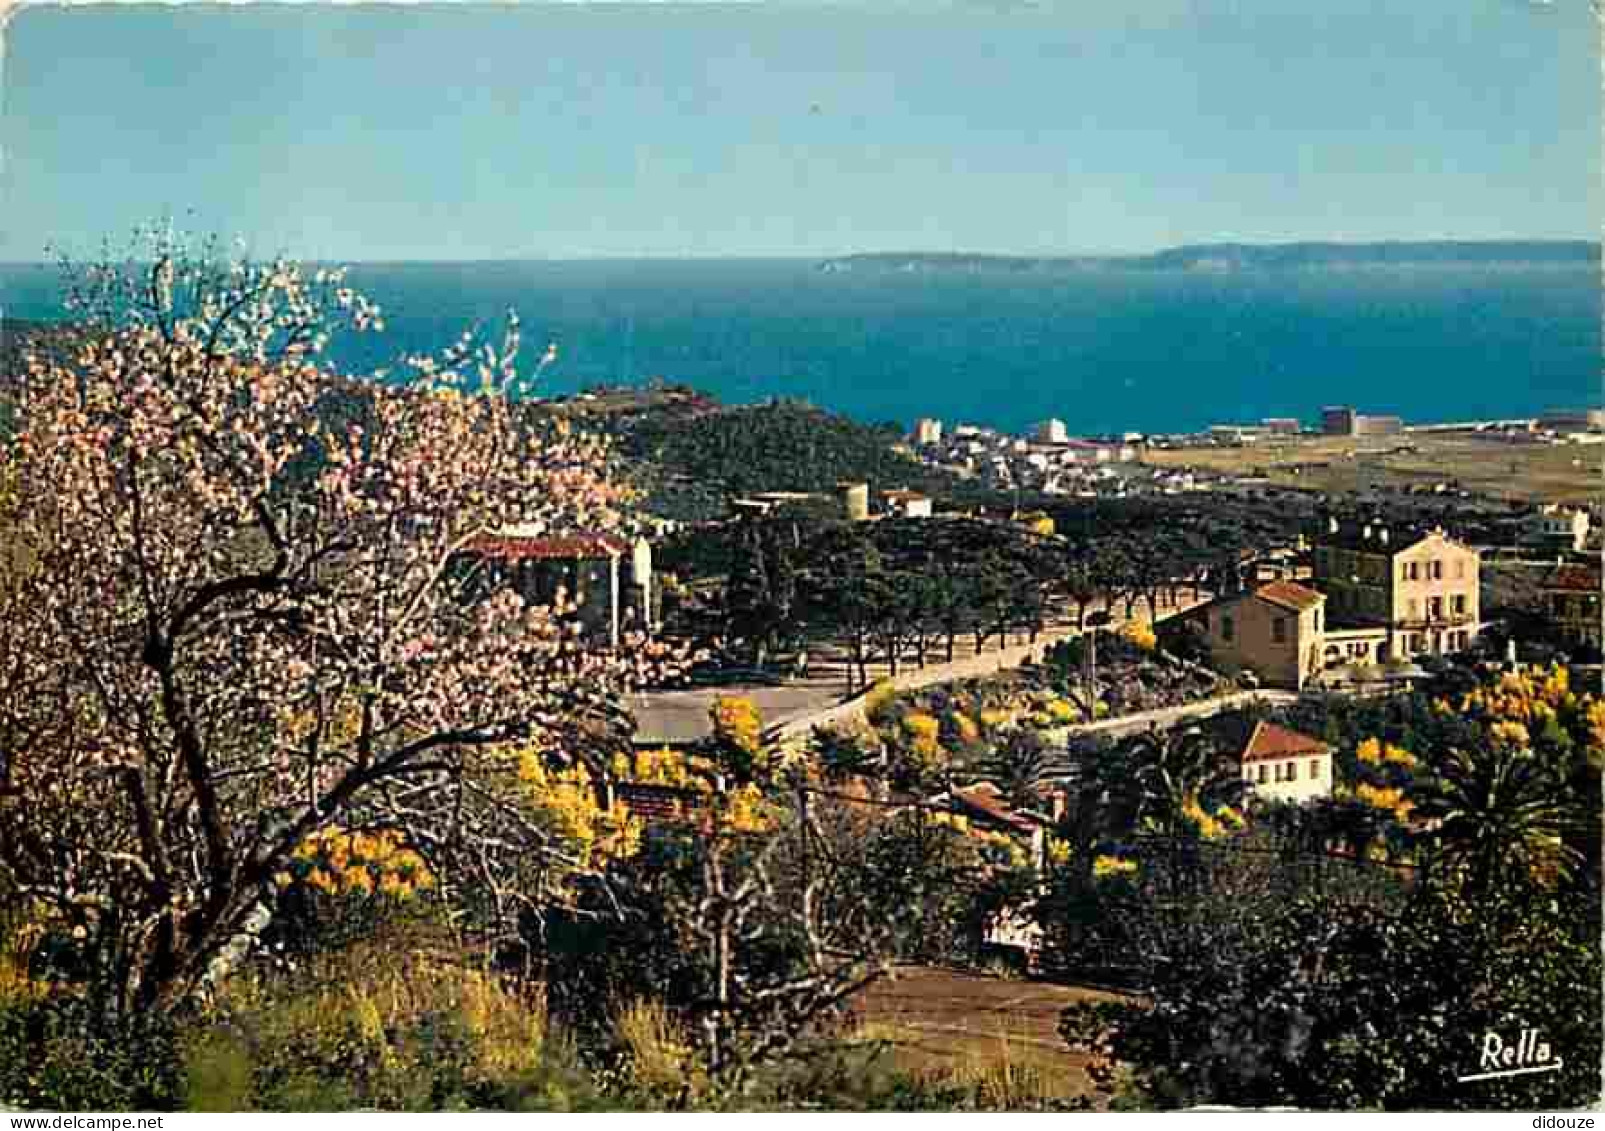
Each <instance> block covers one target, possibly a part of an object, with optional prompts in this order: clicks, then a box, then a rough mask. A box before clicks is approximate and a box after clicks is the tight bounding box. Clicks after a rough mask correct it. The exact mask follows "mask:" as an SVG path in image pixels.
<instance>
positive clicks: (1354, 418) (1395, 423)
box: [1321, 405, 1404, 436]
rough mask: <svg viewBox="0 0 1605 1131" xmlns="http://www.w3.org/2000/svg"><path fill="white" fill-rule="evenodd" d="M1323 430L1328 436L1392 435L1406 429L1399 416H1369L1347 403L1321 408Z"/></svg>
mask: <svg viewBox="0 0 1605 1131" xmlns="http://www.w3.org/2000/svg"><path fill="white" fill-rule="evenodd" d="M1321 431H1322V432H1323V433H1324V434H1326V435H1328V436H1391V435H1393V434H1394V433H1397V432H1402V431H1404V421H1403V420H1402V419H1400V418H1399V417H1397V416H1367V415H1364V414H1362V413H1359V412H1356V411H1355V410H1354V409H1352V408H1350V407H1348V406H1346V405H1328V406H1327V407H1325V408H1323V409H1321Z"/></svg>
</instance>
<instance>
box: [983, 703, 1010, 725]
mask: <svg viewBox="0 0 1605 1131" xmlns="http://www.w3.org/2000/svg"><path fill="white" fill-rule="evenodd" d="M980 717H981V725H982V726H984V727H986V728H987V729H988V730H996V729H997V728H999V727H1001V726H1004V725H1006V724H1007V723H1008V722H1009V721H1010V719H1011V718H1012V716H1011V715H1010V713H1009V712H1008V711H1005V710H1003V708H1001V707H987V708H984V709H983V710H982V711H981V716H980Z"/></svg>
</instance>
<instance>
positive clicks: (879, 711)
mask: <svg viewBox="0 0 1605 1131" xmlns="http://www.w3.org/2000/svg"><path fill="white" fill-rule="evenodd" d="M896 699H897V685H896V684H894V683H893V682H892V681H891V680H889V679H881V680H876V681H875V682H874V683H872V684H870V687H869V690H868V691H866V692H864V714H865V716H866V717H868V719H869V721H870V722H872V723H874V724H876V725H877V726H878V725H880V724H881V723H882V722H884V721H885V716H886V713H887V711H888V709H889V708H890V707H891V705H892V703H893V702H894V701H895V700H896Z"/></svg>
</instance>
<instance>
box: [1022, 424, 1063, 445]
mask: <svg viewBox="0 0 1605 1131" xmlns="http://www.w3.org/2000/svg"><path fill="white" fill-rule="evenodd" d="M1031 436H1032V439H1034V440H1036V442H1037V443H1039V444H1062V443H1064V442H1065V441H1066V440H1068V439H1069V438H1070V434H1069V433H1068V432H1066V431H1065V427H1064V421H1062V420H1044V421H1043V422H1042V423H1041V424H1038V425H1037V426H1036V428H1034V429H1033V430H1032V433H1031Z"/></svg>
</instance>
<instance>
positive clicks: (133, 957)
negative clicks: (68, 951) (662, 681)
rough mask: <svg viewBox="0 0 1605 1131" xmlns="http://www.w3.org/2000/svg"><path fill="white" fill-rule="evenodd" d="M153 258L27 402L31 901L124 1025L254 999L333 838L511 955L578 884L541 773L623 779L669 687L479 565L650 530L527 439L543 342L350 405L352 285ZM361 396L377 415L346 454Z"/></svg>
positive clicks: (1, 784) (2, 695)
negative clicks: (464, 899) (527, 798)
mask: <svg viewBox="0 0 1605 1131" xmlns="http://www.w3.org/2000/svg"><path fill="white" fill-rule="evenodd" d="M146 238H148V239H149V241H150V243H149V250H148V254H147V255H145V256H144V257H142V258H139V259H129V260H128V261H125V262H116V261H113V260H111V259H110V258H107V259H106V260H105V261H104V262H101V263H99V264H96V265H93V266H91V267H88V268H81V269H77V273H76V275H75V276H74V278H75V282H74V283H73V285H72V287H71V289H70V291H69V307H70V309H71V310H72V312H73V316H74V318H75V321H76V323H77V326H78V328H79V330H80V331H81V332H80V333H77V334H75V335H74V336H73V338H72V339H71V340H72V343H73V344H72V348H71V349H70V350H69V351H67V354H66V356H64V357H63V356H59V354H60V351H56V356H43V355H35V356H33V357H31V358H29V359H28V360H27V362H26V368H25V371H24V372H23V374H22V375H21V393H20V412H19V431H18V434H17V436H16V438H15V441H14V443H13V444H12V446H11V447H9V448H8V449H7V450H6V451H5V452H4V455H3V460H4V464H5V466H4V472H5V473H6V476H7V477H8V479H9V481H10V483H11V485H12V495H11V504H10V513H9V514H7V515H6V516H5V525H6V529H7V532H8V533H7V539H8V541H9V542H10V543H11V545H10V546H9V547H8V549H9V551H10V552H9V553H8V554H7V556H6V561H7V563H8V569H9V570H10V573H11V576H10V577H9V578H8V581H9V584H7V585H6V587H5V592H4V593H3V594H0V650H3V651H4V656H3V661H4V663H3V675H0V679H3V680H4V686H0V881H7V882H9V884H10V886H11V887H12V888H13V890H14V894H16V895H20V896H21V897H23V898H25V899H27V900H29V901H30V903H31V904H32V905H34V906H36V907H39V908H41V909H42V910H43V911H44V912H45V913H46V914H48V915H50V916H52V917H54V918H55V919H56V920H57V921H58V922H60V923H61V924H62V925H63V926H68V927H70V928H72V933H73V934H74V935H75V936H76V937H79V938H82V939H84V940H85V943H84V945H85V949H86V952H88V953H92V954H93V955H94V956H95V957H96V959H97V960H98V961H99V962H100V963H101V964H102V965H101V973H102V976H103V977H104V978H106V979H107V984H108V985H109V986H110V987H111V988H112V990H113V993H112V998H113V1000H114V1001H115V1003H116V1004H118V1005H120V1006H121V1007H123V1008H158V1009H167V1008H170V1007H172V1006H174V1005H176V1004H177V1003H179V1002H181V1001H183V1000H185V999H186V998H187V997H189V996H190V995H192V994H193V993H194V992H195V991H197V990H198V989H201V988H203V987H204V986H205V985H206V984H207V983H208V982H209V981H210V980H211V979H214V978H216V977H217V976H219V975H220V974H221V973H222V972H223V971H224V970H226V969H227V968H228V966H229V965H230V964H231V963H232V962H233V961H236V960H237V959H238V958H239V957H240V956H241V955H242V954H243V953H244V951H245V949H246V948H247V947H248V945H249V940H250V939H251V937H253V935H254V934H255V933H256V932H258V931H260V930H261V928H262V927H263V926H264V925H265V923H266V921H267V919H268V918H269V917H270V914H271V912H270V909H271V906H272V891H273V877H274V876H275V874H277V873H279V872H280V871H281V869H282V868H283V867H284V865H285V863H286V861H288V860H289V859H290V858H291V857H292V855H293V854H294V853H295V851H296V850H297V848H298V846H300V845H302V844H303V843H304V842H306V841H307V840H308V838H310V837H312V836H314V835H315V834H318V833H319V832H320V831H322V830H326V829H329V828H331V827H339V828H342V829H345V830H346V831H348V832H358V831H361V830H364V829H374V830H393V831H397V832H399V833H401V834H402V835H403V836H404V837H405V839H406V841H407V843H408V844H409V845H410V846H411V847H412V848H414V849H416V850H417V851H419V852H420V853H422V854H423V855H424V857H425V858H427V860H428V862H429V865H430V867H431V868H432V869H434V870H435V871H436V873H437V874H438V875H439V876H440V877H441V882H442V884H443V885H444V886H448V887H451V888H453V890H455V891H456V892H457V893H459V894H460V895H462V894H471V895H472V896H473V897H474V899H475V900H477V901H478V905H479V907H480V909H481V910H483V911H486V912H488V913H489V914H490V915H491V916H492V917H493V918H497V919H499V920H500V921H502V922H507V921H509V920H510V919H512V918H513V917H514V916H515V914H516V912H517V911H518V910H519V908H520V907H522V906H526V905H528V904H529V903H531V902H533V901H537V900H539V899H540V898H541V882H540V881H541V876H542V872H543V866H544V864H546V863H548V862H550V861H552V860H553V859H554V857H556V856H557V855H559V854H560V853H561V844H560V843H559V842H558V841H557V840H555V839H554V837H553V836H552V835H551V832H550V830H549V829H548V828H546V827H543V826H542V823H541V821H540V820H539V817H538V814H536V813H533V812H532V811H531V809H530V808H529V807H528V806H525V805H522V804H520V801H519V791H518V784H517V782H518V778H517V770H518V764H517V761H518V754H517V751H518V750H528V749H530V748H535V749H538V750H540V751H541V752H542V754H543V756H544V757H546V758H548V759H550V760H551V761H552V763H553V764H554V765H558V766H561V765H564V764H571V763H573V762H575V761H577V760H587V761H589V762H591V763H592V764H594V765H596V766H599V767H600V766H605V758H606V754H607V750H608V746H609V742H610V740H611V739H612V738H613V737H614V736H616V735H617V733H618V732H619V730H620V728H621V727H624V726H627V725H628V722H627V716H625V715H624V714H623V712H622V711H621V710H620V708H619V707H618V704H619V703H620V693H621V692H622V691H623V690H625V689H626V688H628V687H629V686H631V685H632V684H633V683H634V682H635V681H636V680H637V679H638V678H639V677H641V676H643V675H644V674H646V672H647V670H648V669H649V668H650V666H651V665H652V664H653V663H654V662H655V660H654V658H653V654H652V653H651V652H650V651H649V650H648V649H647V648H646V647H645V646H644V645H643V644H642V642H641V641H639V640H634V639H632V640H631V641H629V642H628V644H627V645H626V646H625V647H621V648H619V649H618V650H616V651H604V650H600V649H598V648H597V647H595V646H592V645H590V644H588V643H586V642H585V641H584V640H583V639H582V637H581V635H580V632H579V628H578V624H577V622H576V621H575V620H574V618H572V617H570V616H568V615H567V614H568V613H569V612H571V611H572V610H571V609H570V608H568V607H565V606H564V605H563V604H561V603H559V604H557V605H555V606H550V607H542V606H536V605H531V604H527V603H526V602H525V601H524V600H523V599H522V598H521V597H520V595H519V594H518V592H516V591H515V590H514V589H513V588H512V587H511V586H510V585H507V584H504V583H502V582H501V581H500V580H499V579H498V578H496V577H494V576H485V575H484V573H485V567H484V565H483V563H479V562H477V561H476V559H475V558H474V557H473V556H472V555H471V554H468V553H466V552H467V551H469V550H471V548H472V546H473V543H474V541H475V539H476V538H479V537H481V536H483V535H485V534H486V533H487V532H490V531H492V530H495V529H497V528H499V527H502V526H504V525H506V524H508V523H514V522H516V523H521V524H535V525H536V526H538V527H544V528H546V529H549V530H552V531H554V532H559V533H560V532H563V531H570V530H589V531H599V530H621V529H625V528H627V526H628V522H627V519H626V517H625V515H624V514H623V513H622V512H623V507H624V505H625V504H626V502H627V499H626V497H625V492H624V491H623V490H622V489H621V488H620V487H618V486H617V485H615V484H614V483H612V482H610V481H609V479H608V476H607V462H606V453H605V450H604V449H603V447H601V446H600V444H599V442H598V441H595V440H593V439H591V438H587V437H585V436H583V435H580V434H577V433H574V432H571V431H568V430H566V429H564V428H563V427H562V426H561V425H560V424H556V423H552V422H550V421H547V422H544V423H543V422H542V421H541V420H539V419H538V418H530V417H529V416H528V414H525V415H524V416H521V415H520V412H519V406H518V405H517V404H516V403H515V402H514V401H513V400H511V399H510V398H509V396H508V393H509V386H510V385H511V383H512V382H514V381H515V380H516V379H517V378H516V374H515V370H514V368H513V362H514V357H515V355H516V353H517V347H518V341H517V329H516V322H515V323H513V325H512V326H511V327H510V329H509V331H508V336H507V338H506V340H505V341H504V342H503V343H502V344H501V346H500V348H496V347H494V346H490V345H486V346H476V345H475V343H474V342H473V340H472V339H471V338H465V339H463V340H462V341H460V342H459V343H458V344H457V345H456V346H454V347H453V348H451V349H450V350H448V351H446V352H445V353H444V354H443V355H441V356H440V357H438V358H434V359H425V358H411V359H408V360H407V361H406V362H405V364H406V367H407V369H408V371H409V375H410V377H411V378H412V379H411V380H409V381H406V382H397V383H392V384H385V385H380V384H377V383H371V384H370V383H363V384H362V385H360V386H358V385H355V384H350V383H347V384H344V385H342V382H341V380H340V379H339V378H337V377H336V375H335V374H334V373H333V371H332V368H331V366H330V364H329V363H328V362H327V361H326V360H325V359H324V358H325V354H324V349H325V347H326V345H327V343H328V341H329V337H330V335H331V334H334V333H343V332H361V331H366V330H373V329H381V328H382V322H381V315H380V312H379V310H378V309H377V308H376V307H375V306H373V305H372V304H371V303H369V302H367V301H366V300H365V299H364V298H362V297H361V296H360V295H358V294H356V293H355V292H353V291H352V290H350V289H349V288H347V287H346V285H345V283H344V281H343V278H342V276H341V275H340V274H339V273H338V272H333V271H323V270H320V271H316V272H308V271H305V270H303V269H301V268H300V267H298V266H296V265H293V264H290V263H286V262H273V263H252V262H248V261H234V262H226V261H225V260H224V259H223V258H222V257H220V256H219V255H217V253H216V249H215V247H214V246H207V247H203V248H201V249H200V250H199V251H191V250H190V249H189V248H188V247H187V246H186V245H184V244H183V243H182V242H181V241H179V240H177V239H174V238H172V237H170V236H162V235H150V236H147V237H146ZM549 357H550V354H549V353H548V358H549ZM342 389H344V390H345V391H346V392H347V394H348V395H349V394H350V393H352V392H353V391H354V390H360V405H361V406H362V407H361V411H360V412H358V413H356V414H355V416H356V420H355V422H350V423H345V424H342V425H337V426H330V425H328V424H326V423H324V421H325V420H326V419H327V418H328V417H330V416H331V415H332V413H331V412H330V411H329V408H330V404H331V398H332V397H336V396H338V395H340V394H341V391H342ZM347 415H348V416H350V415H352V414H349V413H348V414H347Z"/></svg>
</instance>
